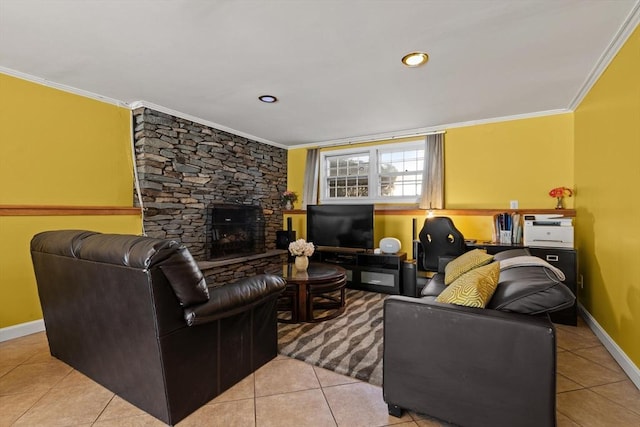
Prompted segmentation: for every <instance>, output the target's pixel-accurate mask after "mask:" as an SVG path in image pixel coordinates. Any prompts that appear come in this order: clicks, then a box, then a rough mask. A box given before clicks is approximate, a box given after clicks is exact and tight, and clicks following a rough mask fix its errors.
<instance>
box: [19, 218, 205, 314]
mask: <svg viewBox="0 0 640 427" xmlns="http://www.w3.org/2000/svg"><path fill="white" fill-rule="evenodd" d="M31 250H32V251H36V252H45V253H50V254H54V255H61V256H66V257H70V258H76V259H81V260H87V261H94V262H99V263H105V264H112V265H120V266H124V267H131V268H137V269H141V270H150V269H153V268H156V267H159V268H160V270H161V271H162V272H163V273H164V275H165V276H166V277H167V279H168V281H169V284H170V285H171V288H172V289H173V291H174V293H175V295H176V297H177V298H178V301H179V302H180V305H182V306H183V307H189V306H191V305H194V304H200V303H203V302H206V301H208V300H209V291H208V289H207V285H206V283H205V280H204V277H203V275H202V272H201V271H200V269H199V268H198V266H197V264H196V261H195V260H194V259H193V257H192V256H191V254H190V253H189V250H188V249H187V248H185V247H184V246H182V245H181V244H180V243H178V242H176V241H175V240H163V239H156V238H152V237H146V236H135V235H126V234H102V233H96V232H92V231H85V230H58V231H45V232H42V233H39V234H37V235H35V236H34V237H33V239H32V240H31Z"/></svg>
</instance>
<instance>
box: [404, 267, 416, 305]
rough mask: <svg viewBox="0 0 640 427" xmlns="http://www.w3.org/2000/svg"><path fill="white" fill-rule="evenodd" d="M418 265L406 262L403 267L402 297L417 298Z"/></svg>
mask: <svg viewBox="0 0 640 427" xmlns="http://www.w3.org/2000/svg"><path fill="white" fill-rule="evenodd" d="M416 273H417V272H416V263H415V262H408V261H405V262H404V263H403V265H402V295H404V296H406V297H417V296H418V295H417V293H418V291H417V289H416Z"/></svg>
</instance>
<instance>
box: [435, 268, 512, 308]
mask: <svg viewBox="0 0 640 427" xmlns="http://www.w3.org/2000/svg"><path fill="white" fill-rule="evenodd" d="M499 278H500V263H499V262H494V263H491V264H489V265H485V266H483V267H478V268H476V269H473V270H471V271H469V272H467V273H465V274H463V275H462V276H460V277H459V278H457V279H456V280H455V281H454V282H453V283H452V284H450V285H449V286H447V287H446V288H445V290H444V291H442V292H441V293H440V295H438V297H437V298H436V301H438V302H445V303H448V304H457V305H466V306H467V307H479V308H484V307H485V306H486V305H487V303H488V302H489V300H490V299H491V297H492V296H493V293H494V292H495V290H496V287H497V286H498V279H499Z"/></svg>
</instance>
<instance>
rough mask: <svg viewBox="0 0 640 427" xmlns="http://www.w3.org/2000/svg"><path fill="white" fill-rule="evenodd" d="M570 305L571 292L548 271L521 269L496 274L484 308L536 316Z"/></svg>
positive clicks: (572, 298) (534, 268) (536, 267)
mask: <svg viewBox="0 0 640 427" xmlns="http://www.w3.org/2000/svg"><path fill="white" fill-rule="evenodd" d="M574 302H575V296H574V295H573V293H572V292H571V290H570V289H569V288H568V287H567V286H565V285H564V284H563V283H562V282H561V281H560V280H559V279H558V278H557V277H556V276H555V274H554V273H553V271H552V270H550V269H547V268H545V267H541V266H525V267H517V268H510V269H508V270H502V271H500V283H498V287H497V288H496V291H495V293H494V294H493V297H492V298H491V301H490V302H489V304H488V305H487V308H492V309H495V310H501V311H511V312H515V313H523V314H540V313H551V312H554V311H558V310H562V309H564V308H567V307H571V306H572V305H573V304H574Z"/></svg>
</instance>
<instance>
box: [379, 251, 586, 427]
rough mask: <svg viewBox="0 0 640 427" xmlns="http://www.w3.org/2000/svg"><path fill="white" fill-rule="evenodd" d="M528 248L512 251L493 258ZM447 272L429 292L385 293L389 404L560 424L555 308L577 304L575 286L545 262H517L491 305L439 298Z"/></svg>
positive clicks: (457, 420) (495, 422) (540, 426)
mask: <svg viewBox="0 0 640 427" xmlns="http://www.w3.org/2000/svg"><path fill="white" fill-rule="evenodd" d="M527 255H528V252H527V251H526V250H522V249H521V250H510V251H505V252H502V253H499V254H497V255H496V256H495V261H493V262H494V263H495V262H500V263H504V264H505V265H506V264H507V263H509V260H510V259H511V261H513V260H515V259H516V258H515V257H525V258H527ZM531 258H533V257H531ZM540 261H542V260H540ZM512 264H513V263H512ZM487 267H490V266H489V265H487ZM496 267H497V266H493V268H496ZM444 277H445V274H444V273H442V272H439V273H437V274H436V275H435V276H434V277H433V278H432V279H431V281H430V282H429V283H428V284H427V286H426V287H425V288H424V289H423V291H422V295H423V296H422V297H421V298H411V297H406V296H391V297H389V298H387V299H386V300H385V306H384V356H383V394H384V400H385V402H387V404H388V406H389V413H390V414H391V415H395V416H399V415H401V413H402V410H403V409H409V410H413V411H416V412H420V413H424V414H427V415H430V416H433V417H436V418H438V419H441V420H444V421H447V422H450V423H454V424H456V425H461V426H492V427H499V426H505V427H506V426H519V427H526V426H532V427H534V426H535V427H544V426H555V416H556V413H555V402H556V392H555V391H556V336H555V328H554V325H553V324H552V323H551V321H550V320H549V316H548V315H547V314H546V313H548V312H552V311H556V310H561V309H563V308H565V307H567V306H571V305H572V304H573V303H574V301H575V297H574V295H573V294H572V292H571V291H570V290H569V288H567V287H566V286H565V285H564V284H562V283H561V281H560V280H559V278H558V277H556V276H555V273H554V271H552V270H550V269H549V268H548V267H545V266H544V265H520V266H518V265H516V266H514V267H513V268H506V269H504V270H500V272H499V279H498V284H497V287H496V288H495V291H494V293H493V294H492V296H491V297H490V300H489V302H488V304H487V305H486V307H485V308H476V307H468V306H462V305H455V304H448V303H441V302H437V301H436V298H437V297H438V295H440V294H441V292H443V290H444V289H445V288H446V286H445V285H444ZM449 286H452V285H449Z"/></svg>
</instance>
